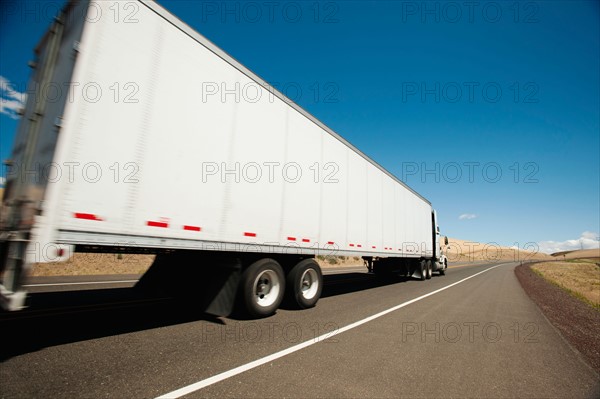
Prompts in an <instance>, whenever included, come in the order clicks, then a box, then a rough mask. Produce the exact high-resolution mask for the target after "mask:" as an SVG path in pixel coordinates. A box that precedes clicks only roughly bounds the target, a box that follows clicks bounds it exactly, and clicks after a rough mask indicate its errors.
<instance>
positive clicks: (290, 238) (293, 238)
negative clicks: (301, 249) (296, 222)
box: [288, 237, 296, 241]
mask: <svg viewBox="0 0 600 399" xmlns="http://www.w3.org/2000/svg"><path fill="white" fill-rule="evenodd" d="M288 241H296V237H288Z"/></svg>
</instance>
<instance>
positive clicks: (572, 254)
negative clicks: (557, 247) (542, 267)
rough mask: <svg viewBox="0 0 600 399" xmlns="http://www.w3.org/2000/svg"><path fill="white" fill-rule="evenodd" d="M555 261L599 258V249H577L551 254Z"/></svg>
mask: <svg viewBox="0 0 600 399" xmlns="http://www.w3.org/2000/svg"><path fill="white" fill-rule="evenodd" d="M552 256H553V257H555V258H557V259H582V258H600V248H596V249H578V250H577V251H565V252H557V253H554V254H552Z"/></svg>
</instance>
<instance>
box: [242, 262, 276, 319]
mask: <svg viewBox="0 0 600 399" xmlns="http://www.w3.org/2000/svg"><path fill="white" fill-rule="evenodd" d="M240 291H241V299H242V303H243V305H244V307H245V310H246V312H247V313H248V314H249V315H250V316H252V317H266V316H270V315H272V314H273V313H275V311H276V310H277V308H278V307H279V305H280V304H281V301H282V299H283V293H284V291H285V278H284V274H283V269H282V268H281V266H280V265H279V263H277V262H276V261H275V260H273V259H268V258H266V259H261V260H258V261H256V262H254V263H253V264H251V265H250V266H249V267H248V268H247V269H246V270H244V272H243V273H242V281H241V285H240Z"/></svg>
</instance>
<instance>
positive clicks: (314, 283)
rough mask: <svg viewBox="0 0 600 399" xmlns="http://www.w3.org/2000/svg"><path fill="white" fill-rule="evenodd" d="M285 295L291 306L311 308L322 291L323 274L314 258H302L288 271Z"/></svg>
mask: <svg viewBox="0 0 600 399" xmlns="http://www.w3.org/2000/svg"><path fill="white" fill-rule="evenodd" d="M286 286H287V287H288V289H287V296H288V299H289V302H290V304H291V305H292V306H294V307H298V308H300V309H307V308H312V307H313V306H315V305H316V304H317V301H318V300H319V298H320V297H321V292H322V291H323V275H322V273H321V268H320V267H319V264H318V263H317V262H316V261H315V260H314V259H304V260H302V261H300V262H298V264H296V265H295V266H294V267H293V268H292V269H291V270H290V271H289V273H288V275H287V281H286Z"/></svg>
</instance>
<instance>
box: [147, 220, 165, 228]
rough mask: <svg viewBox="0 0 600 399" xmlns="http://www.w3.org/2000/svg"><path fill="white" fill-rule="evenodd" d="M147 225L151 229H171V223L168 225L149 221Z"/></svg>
mask: <svg viewBox="0 0 600 399" xmlns="http://www.w3.org/2000/svg"><path fill="white" fill-rule="evenodd" d="M146 225H148V226H150V227H162V228H167V227H169V223H166V222H155V221H152V220H148V221H147V222H146Z"/></svg>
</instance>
